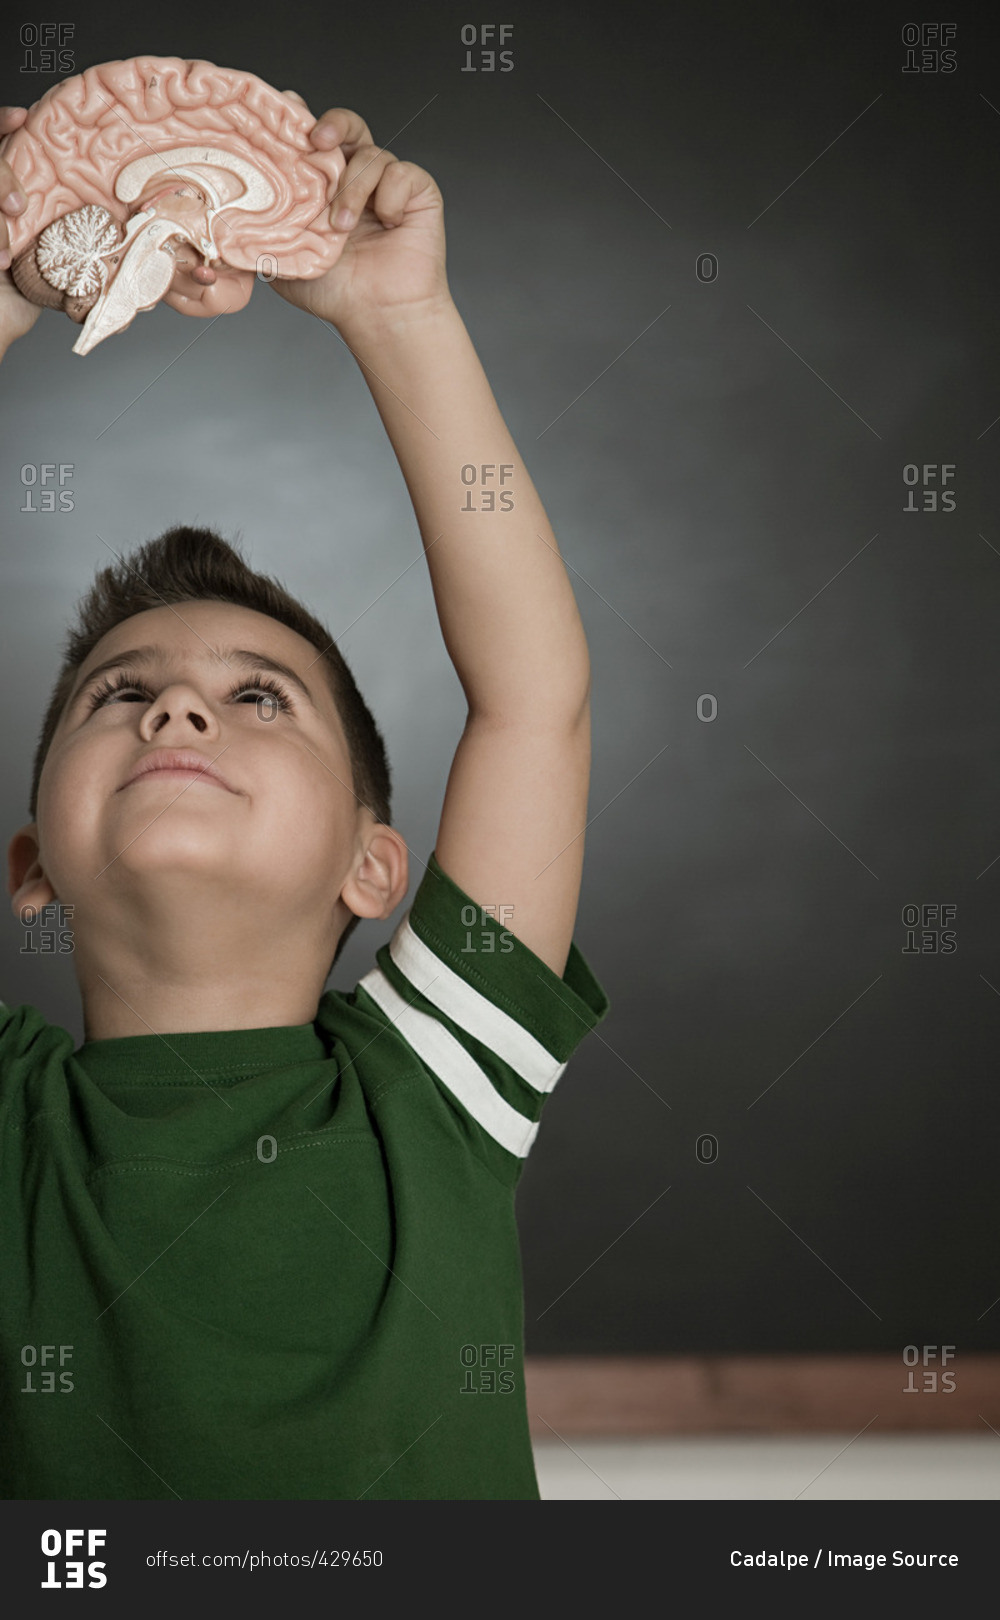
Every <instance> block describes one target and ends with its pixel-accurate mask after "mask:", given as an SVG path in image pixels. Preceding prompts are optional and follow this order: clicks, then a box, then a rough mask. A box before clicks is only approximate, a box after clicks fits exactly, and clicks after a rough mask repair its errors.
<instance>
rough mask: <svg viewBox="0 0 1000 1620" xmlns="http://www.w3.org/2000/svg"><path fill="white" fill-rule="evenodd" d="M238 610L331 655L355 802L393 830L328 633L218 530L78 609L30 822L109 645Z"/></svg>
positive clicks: (352, 693)
mask: <svg viewBox="0 0 1000 1620" xmlns="http://www.w3.org/2000/svg"><path fill="white" fill-rule="evenodd" d="M195 601H208V602H232V603H234V604H235V605H236V606H237V607H243V608H252V609H253V610H254V611H255V612H257V613H266V614H267V615H268V617H269V618H272V619H277V621H278V623H279V624H284V625H287V626H288V628H289V629H290V630H294V631H296V632H297V634H298V635H300V636H302V637H303V638H304V639H305V640H306V641H308V642H311V643H312V645H313V646H314V647H315V648H316V650H317V652H319V653H321V654H322V668H323V671H324V673H325V675H326V679H327V682H328V684H329V687H330V691H331V693H332V694H333V700H334V703H335V704H336V706H337V713H338V714H339V716H340V720H341V724H342V725H343V728H344V733H345V736H346V738H347V747H348V753H349V756H350V761H351V771H352V775H353V780H352V786H353V789H354V796H355V798H356V799H357V800H358V801H359V803H360V804H362V805H364V806H365V807H366V809H368V810H369V811H370V812H371V814H372V815H373V816H374V817H375V820H376V821H377V822H378V823H380V824H381V825H382V826H386V827H387V826H390V825H391V822H390V816H391V808H390V803H391V795H392V779H391V773H390V770H389V762H388V758H387V756H386V750H385V743H384V741H383V739H382V734H381V732H380V731H379V729H378V726H377V725H376V724H375V720H374V718H373V716H372V713H371V711H370V709H369V708H368V705H367V704H366V703H365V700H364V698H363V697H362V696H361V693H360V692H359V691H358V688H357V686H356V684H355V681H354V677H353V675H352V674H351V672H350V670H349V669H348V667H347V665H346V663H345V662H344V660H343V658H342V656H341V654H340V652H339V651H338V649H337V647H336V646H334V643H333V637H332V636H331V635H330V633H329V631H328V630H327V628H326V626H325V625H323V624H321V623H320V621H319V620H318V619H316V618H314V617H313V615H312V614H311V613H310V612H309V611H308V610H307V609H306V608H305V607H303V605H302V603H301V602H299V601H297V600H296V598H295V597H294V596H291V595H289V593H288V592H287V591H286V590H285V589H284V587H283V586H282V585H281V584H279V582H278V581H277V580H276V579H274V578H272V577H271V575H269V574H258V573H255V572H254V571H253V569H252V568H250V567H249V565H248V564H247V563H246V561H245V560H244V558H243V556H242V555H241V554H240V552H239V551H238V550H237V549H236V547H235V546H233V545H230V544H229V543H228V542H227V541H225V540H223V538H222V536H221V535H220V534H218V532H217V531H216V530H215V529H208V528H206V529H191V528H186V527H183V526H178V527H176V528H172V529H168V530H167V531H166V532H165V533H164V534H161V535H160V537H159V539H157V540H149V541H147V542H146V543H145V544H144V545H141V546H139V547H137V548H136V549H135V550H134V551H132V552H130V553H129V555H128V556H127V557H124V558H122V559H120V561H119V562H117V563H112V564H110V565H109V566H108V567H107V568H102V569H101V570H100V572H99V573H98V574H97V575H96V577H95V579H94V583H93V584H92V585H91V587H90V589H89V591H88V592H87V594H86V595H85V596H83V597H81V599H80V601H79V602H78V603H77V619H76V624H75V625H74V626H72V627H71V629H70V631H69V633H68V635H67V637H66V643H65V649H64V653H63V664H62V668H61V670H60V672H59V677H58V679H57V681H56V684H55V687H54V688H53V691H52V696H51V698H50V700H49V706H48V709H47V710H46V713H45V720H44V723H43V725H42V731H41V736H40V737H39V740H38V746H37V748H36V750H35V762H34V768H33V771H32V778H31V803H30V807H29V814H30V816H31V819H32V820H33V821H34V820H35V819H36V816H37V809H38V784H39V781H40V780H41V775H42V766H43V765H44V764H45V759H46V755H47V754H48V751H49V747H50V745H51V743H52V737H53V734H54V732H55V729H56V726H57V725H58V723H59V719H60V716H61V715H62V712H63V709H64V708H65V706H66V701H67V699H68V697H69V695H70V692H71V691H72V689H73V685H74V683H75V681H76V677H77V675H78V673H79V670H80V668H81V666H82V665H83V663H84V661H85V660H86V658H87V657H88V656H89V654H90V653H91V652H92V651H93V650H94V648H95V647H96V646H97V643H98V642H99V641H100V640H101V637H102V636H105V635H107V633H108V631H109V630H113V629H114V627H115V625H117V624H121V622H122V621H123V620H124V619H130V618H131V617H132V616H133V614H136V613H144V612H146V610H147V609H149V608H157V607H163V606H165V605H166V604H168V603H171V604H172V603H175V602H195ZM360 921H361V919H360V917H352V918H351V920H350V922H349V923H348V924H347V927H346V928H345V929H344V932H343V933H342V934H341V936H340V939H339V940H338V942H337V949H336V953H335V955H334V958H333V963H331V967H332V966H333V965H334V964H335V963H336V961H337V958H338V957H339V955H340V953H341V951H342V950H343V948H344V946H345V945H346V943H347V941H348V939H349V938H350V936H351V934H352V933H353V931H354V929H355V928H356V927H357V925H358V923H359V922H360Z"/></svg>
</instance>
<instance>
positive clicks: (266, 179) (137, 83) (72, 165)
mask: <svg viewBox="0 0 1000 1620" xmlns="http://www.w3.org/2000/svg"><path fill="white" fill-rule="evenodd" d="M315 122H316V120H315V118H313V116H312V114H311V113H309V112H307V111H306V109H305V107H303V106H301V105H300V104H299V103H298V102H292V101H289V100H287V99H286V98H285V97H284V96H283V95H281V94H279V92H278V91H277V90H273V89H272V88H271V86H270V85H268V84H265V83H264V82H263V80H262V79H258V78H255V77H254V75H253V74H252V73H239V72H235V71H233V70H232V69H229V68H218V67H215V66H214V65H213V64H212V63H211V62H188V61H183V60H181V58H179V57H157V56H140V57H135V58H133V59H131V60H129V61H125V62H104V63H102V64H101V65H100V66H98V67H91V68H87V70H86V71H85V72H84V73H81V74H78V75H77V76H76V77H75V78H72V79H66V80H64V81H63V83H62V84H59V85H56V86H55V87H54V88H53V89H51V90H49V91H48V92H47V93H46V94H45V95H44V96H43V97H42V98H41V100H40V101H37V102H36V103H35V105H34V106H33V107H32V108H30V110H29V112H28V116H27V118H26V120H25V122H24V123H23V124H22V126H21V128H20V129H18V130H15V131H14V133H13V134H12V135H9V136H7V138H6V140H5V141H4V142H3V143H0V156H2V157H3V158H4V159H5V160H6V162H8V163H9V164H10V166H11V168H12V169H13V171H14V174H15V175H16V176H17V180H18V183H19V185H20V187H21V189H22V191H23V192H24V194H25V197H26V200H27V206H26V208H25V210H24V212H23V213H22V214H20V215H19V216H18V217H17V218H16V219H14V218H11V219H9V220H8V228H9V230H10V237H11V257H12V263H11V275H12V277H13V279H14V282H15V284H16V285H17V287H18V288H19V290H20V291H21V293H23V295H24V296H25V297H26V298H28V299H30V300H31V301H32V303H35V304H42V305H45V306H47V307H49V308H53V309H63V310H65V312H66V314H67V315H69V316H70V317H71V319H72V320H74V321H77V322H78V323H81V324H82V326H83V330H82V332H81V333H80V335H79V337H78V338H77V341H76V343H74V345H73V350H74V353H76V354H88V353H89V352H90V350H91V349H93V348H95V347H96V345H97V344H98V343H102V342H103V341H104V339H105V338H106V337H110V336H111V334H112V333H113V332H120V331H122V330H123V329H124V328H125V327H126V326H128V325H129V324H130V322H131V321H132V320H133V319H134V317H135V316H136V315H137V314H138V312H139V311H140V310H146V309H152V308H153V306H154V304H157V303H159V301H160V300H161V299H162V300H163V301H164V302H165V303H167V304H169V305H171V307H172V308H174V309H178V310H180V311H181V312H182V313H183V314H186V315H218V314H221V313H223V312H229V313H232V312H234V311H236V310H239V309H243V308H244V306H245V305H246V304H247V303H248V302H249V299H250V295H251V293H252V292H253V283H254V275H255V273H256V272H257V271H258V270H259V271H260V273H261V275H262V276H263V277H264V278H265V279H266V280H273V279H274V278H275V277H279V278H293V277H294V278H299V279H306V280H308V279H311V278H312V277H315V276H320V275H323V274H324V272H325V271H327V270H329V269H330V268H331V267H332V266H333V265H334V264H335V263H336V261H337V259H338V258H339V257H340V254H341V252H342V251H343V246H344V240H345V238H344V236H343V235H342V234H341V235H335V234H334V233H333V232H332V230H331V228H330V225H329V212H330V199H331V198H332V196H333V193H334V191H335V190H336V185H337V183H338V182H339V180H340V176H341V174H342V173H343V171H344V168H345V166H346V160H345V159H344V157H343V155H342V153H341V152H340V149H339V148H335V150H334V151H332V152H318V151H316V150H315V148H314V147H312V146H311V145H310V144H309V140H308V136H309V131H310V130H311V129H312V127H313V125H314V124H315Z"/></svg>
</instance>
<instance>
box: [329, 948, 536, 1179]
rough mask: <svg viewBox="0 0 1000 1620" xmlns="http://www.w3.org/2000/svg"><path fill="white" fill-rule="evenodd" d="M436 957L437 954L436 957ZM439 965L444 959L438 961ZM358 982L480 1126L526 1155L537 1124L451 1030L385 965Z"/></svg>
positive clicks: (514, 1149) (508, 1149) (517, 1154)
mask: <svg viewBox="0 0 1000 1620" xmlns="http://www.w3.org/2000/svg"><path fill="white" fill-rule="evenodd" d="M437 960H438V959H437V958H436V957H435V958H434V961H435V962H437ZM438 966H439V967H441V966H443V964H441V963H438ZM444 971H445V972H447V971H448V969H447V968H445V969H444ZM358 982H359V984H360V986H361V988H362V989H363V990H366V991H367V992H368V994H369V995H370V996H371V998H372V1000H373V1001H377V1002H378V1005H379V1006H380V1007H381V1009H382V1011H383V1012H384V1013H385V1015H386V1017H387V1018H389V1019H390V1020H391V1021H392V1023H394V1024H395V1026H396V1028H397V1029H398V1030H399V1032H400V1034H401V1035H402V1036H403V1038H404V1040H406V1041H408V1042H409V1044H410V1045H411V1046H412V1047H413V1050H414V1051H415V1052H416V1054H417V1056H418V1057H419V1058H421V1059H422V1061H423V1062H424V1063H425V1064H426V1065H427V1067H428V1068H429V1069H431V1070H432V1071H433V1072H434V1074H435V1075H436V1076H437V1078H438V1079H439V1080H440V1081H441V1082H442V1084H443V1085H444V1086H446V1087H447V1089H448V1090H449V1091H450V1092H451V1093H452V1095H453V1096H454V1097H456V1098H457V1100H458V1101H459V1102H460V1103H461V1104H462V1107H463V1108H465V1109H466V1110H467V1112H468V1113H470V1114H471V1115H472V1118H473V1119H474V1120H475V1121H476V1123H477V1125H481V1126H482V1128H483V1130H484V1131H487V1132H488V1133H489V1135H490V1136H492V1137H493V1140H494V1141H495V1142H499V1143H500V1145H501V1147H505V1148H506V1149H507V1151H508V1153H513V1154H515V1155H516V1156H517V1157H518V1158H519V1159H523V1158H525V1157H526V1156H527V1154H528V1151H529V1149H530V1147H531V1144H532V1143H533V1142H534V1140H535V1137H536V1135H537V1134H538V1125H537V1123H536V1122H535V1121H533V1120H530V1119H526V1118H525V1117H524V1115H523V1114H519V1113H518V1111H517V1109H516V1108H512V1107H511V1105H510V1103H509V1102H506V1101H505V1100H504V1098H503V1097H501V1095H500V1093H499V1092H498V1091H497V1090H496V1088H495V1087H494V1085H493V1083H492V1081H491V1080H490V1078H489V1076H488V1075H487V1074H484V1072H483V1070H482V1069H481V1068H480V1067H479V1064H478V1063H476V1062H475V1061H474V1059H473V1058H472V1057H471V1056H470V1055H469V1053H468V1052H467V1051H466V1050H465V1048H464V1047H463V1046H461V1045H460V1044H459V1042H458V1041H457V1040H456V1039H455V1037H454V1035H453V1034H452V1033H451V1031H450V1030H449V1029H445V1027H444V1025H443V1024H439V1023H438V1021H437V1019H436V1018H432V1017H431V1015H430V1013H425V1012H422V1011H421V1010H420V1008H419V1007H411V1006H410V1005H409V1003H408V1002H406V1001H405V1000H404V999H403V997H402V996H401V995H400V994H399V992H398V990H396V989H395V987H394V986H393V985H392V984H390V983H389V980H388V979H387V978H386V976H385V974H384V973H383V972H382V969H381V968H380V967H375V968H372V969H371V971H370V972H369V973H366V974H365V976H364V978H363V979H360V980H359V981H358ZM422 993H423V994H424V995H427V994H428V991H427V990H426V989H424V990H423V992H422ZM456 1022H457V1020H456Z"/></svg>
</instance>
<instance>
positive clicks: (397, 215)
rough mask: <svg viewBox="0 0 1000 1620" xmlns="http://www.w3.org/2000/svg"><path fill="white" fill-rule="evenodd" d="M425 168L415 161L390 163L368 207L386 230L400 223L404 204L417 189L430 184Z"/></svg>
mask: <svg viewBox="0 0 1000 1620" xmlns="http://www.w3.org/2000/svg"><path fill="white" fill-rule="evenodd" d="M432 183H433V182H432V181H431V177H430V175H429V174H428V173H427V170H426V169H421V168H420V167H419V166H418V165H417V164H416V163H406V162H403V163H399V162H396V163H390V164H389V166H388V168H386V169H385V170H384V171H383V174H382V178H381V180H380V181H379V183H378V185H377V186H376V188H375V191H374V193H373V195H372V197H371V201H370V205H369V206H370V207H371V209H372V212H373V213H374V214H375V217H376V218H377V219H378V221H379V223H380V224H382V225H384V226H385V228H386V229H387V230H392V229H393V227H394V226H396V225H402V223H403V220H404V219H405V218H406V205H407V203H408V202H409V200H410V198H411V197H414V196H416V194H417V192H418V191H423V190H424V189H425V187H426V186H427V185H428V184H432Z"/></svg>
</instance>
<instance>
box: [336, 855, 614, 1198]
mask: <svg viewBox="0 0 1000 1620" xmlns="http://www.w3.org/2000/svg"><path fill="white" fill-rule="evenodd" d="M376 962H377V964H378V965H377V966H376V967H375V968H373V969H372V970H371V972H369V973H368V974H366V975H365V977H364V978H363V979H361V980H360V981H359V986H358V988H359V990H360V991H361V992H362V993H363V994H365V995H367V996H369V997H371V999H372V1000H373V1001H374V1002H376V1003H377V1005H378V1007H379V1008H380V1009H381V1011H382V1012H383V1013H384V1014H385V1015H386V1017H387V1018H389V1019H390V1020H391V1021H392V1023H393V1024H394V1025H395V1027H396V1030H397V1031H398V1033H399V1034H400V1035H401V1036H402V1037H403V1039H404V1040H405V1041H406V1042H407V1044H408V1045H409V1046H410V1047H411V1048H412V1050H413V1052H414V1053H415V1054H416V1056H417V1058H418V1059H419V1060H420V1063H421V1066H422V1067H423V1068H424V1069H425V1071H427V1073H428V1075H429V1077H430V1078H431V1080H432V1081H433V1082H434V1083H435V1085H436V1086H437V1087H438V1088H440V1090H441V1092H442V1094H443V1096H444V1097H445V1099H446V1100H447V1102H448V1104H449V1106H450V1108H451V1109H452V1110H454V1112H455V1114H456V1115H457V1117H458V1121H459V1123H460V1126H461V1129H462V1132H463V1135H464V1137H465V1139H466V1141H467V1143H468V1145H469V1146H470V1147H471V1148H472V1150H473V1151H474V1152H476V1153H477V1154H478V1155H479V1157H480V1158H482V1159H484V1160H485V1161H486V1163H487V1165H488V1167H489V1168H490V1169H491V1170H492V1171H493V1172H494V1173H495V1174H497V1175H499V1177H500V1179H501V1180H503V1181H505V1182H507V1183H510V1182H515V1181H516V1180H517V1179H518V1177H519V1175H520V1173H521V1170H522V1168H523V1164H524V1160H525V1158H526V1156H527V1154H528V1152H529V1151H530V1149H531V1146H532V1144H533V1142H534V1140H535V1136H536V1134H537V1131H538V1120H539V1118H540V1115H541V1112H542V1109H543V1107H544V1104H545V1100H546V1098H547V1097H548V1095H549V1093H550V1092H551V1091H552V1088H553V1086H554V1085H555V1084H556V1081H557V1080H558V1079H559V1078H560V1076H561V1075H562V1073H563V1071H564V1069H565V1068H566V1064H567V1062H568V1060H569V1058H570V1057H571V1056H572V1054H573V1052H574V1051H575V1050H576V1048H577V1047H578V1046H579V1044H580V1042H581V1041H582V1040H583V1038H584V1036H585V1035H587V1034H588V1033H589V1032H590V1031H591V1030H592V1029H594V1028H595V1026H596V1025H597V1024H599V1023H600V1022H601V1020H602V1019H603V1018H605V1017H606V1016H607V1013H608V1011H609V1008H610V1002H609V1000H608V997H607V995H606V993H605V991H604V989H603V987H602V986H601V985H600V983H599V982H598V980H597V979H596V978H595V976H594V974H593V972H592V971H591V969H590V967H589V965H588V964H587V962H586V961H585V959H584V957H583V954H582V953H581V951H580V950H579V948H578V947H577V945H576V943H575V942H574V943H573V944H571V946H570V951H569V957H568V959H567V962H566V967H565V970H564V972H563V976H562V978H560V977H559V975H558V974H557V973H554V972H553V970H552V969H551V968H550V967H549V966H548V964H547V963H546V962H543V961H542V959H541V957H539V956H536V955H535V953H534V951H532V950H530V949H529V948H528V946H527V945H525V944H524V943H523V941H521V940H519V939H518V938H517V936H516V935H515V934H513V933H512V932H511V931H510V930H509V929H507V928H505V927H504V926H503V923H502V921H500V920H498V919H497V918H495V917H493V916H490V915H489V914H485V915H484V914H483V910H482V908H481V907H480V906H479V904H478V903H477V902H476V901H474V900H472V899H471V897H470V896H469V895H467V894H466V893H465V891H464V890H463V889H461V888H460V887H459V885H458V884H457V883H455V882H454V880H453V879H452V878H450V877H449V876H448V874H447V873H446V872H445V871H444V870H443V869H442V867H441V866H440V865H439V863H438V860H437V857H436V855H435V854H434V853H432V854H431V856H430V859H429V861H428V865H427V870H426V872H425V873H424V876H423V878H422V879H421V881H420V885H419V887H418V889H417V892H416V895H415V896H414V899H413V903H412V905H411V906H410V909H409V910H408V912H407V913H406V915H405V916H404V917H403V919H402V921H401V922H400V923H399V925H398V927H397V928H396V931H395V933H394V934H393V937H392V939H391V941H390V942H389V944H387V945H383V946H382V948H381V950H380V951H379V952H378V953H377V955H376Z"/></svg>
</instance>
